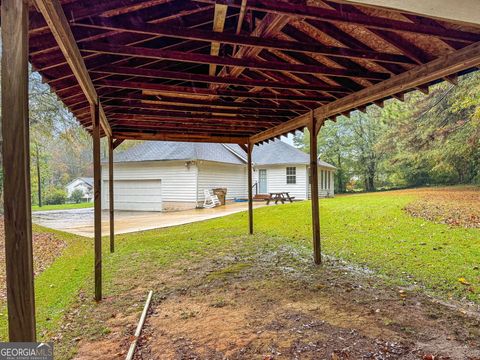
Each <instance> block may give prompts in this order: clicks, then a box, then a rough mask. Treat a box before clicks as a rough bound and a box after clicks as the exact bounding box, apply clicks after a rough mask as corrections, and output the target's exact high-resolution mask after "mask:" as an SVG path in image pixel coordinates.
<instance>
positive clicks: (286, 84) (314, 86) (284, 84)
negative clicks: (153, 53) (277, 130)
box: [92, 65, 325, 91]
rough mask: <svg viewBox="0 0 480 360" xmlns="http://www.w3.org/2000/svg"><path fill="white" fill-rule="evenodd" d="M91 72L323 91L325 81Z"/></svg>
mask: <svg viewBox="0 0 480 360" xmlns="http://www.w3.org/2000/svg"><path fill="white" fill-rule="evenodd" d="M92 73H97V74H102V75H105V74H107V75H125V76H141V77H146V78H154V79H159V78H160V79H168V80H184V81H188V82H200V83H207V84H225V85H240V86H251V87H253V86H260V87H263V88H274V89H295V90H304V91H307V90H308V91H324V90H325V83H324V82H323V81H318V82H317V83H309V84H306V83H298V82H295V81H268V80H256V79H245V78H237V77H230V76H225V77H218V76H211V75H205V74H193V73H188V72H180V71H168V70H157V69H145V68H132V67H126V66H115V65H114V66H106V67H103V68H99V69H95V70H93V71H92Z"/></svg>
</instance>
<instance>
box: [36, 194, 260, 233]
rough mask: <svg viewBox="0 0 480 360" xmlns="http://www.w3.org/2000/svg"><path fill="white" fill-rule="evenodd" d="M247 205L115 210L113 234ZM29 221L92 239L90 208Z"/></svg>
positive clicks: (41, 213)
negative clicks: (156, 209) (172, 209)
mask: <svg viewBox="0 0 480 360" xmlns="http://www.w3.org/2000/svg"><path fill="white" fill-rule="evenodd" d="M263 206H266V204H265V202H261V203H259V202H255V203H253V207H254V208H259V207H263ZM247 207H248V204H247V203H246V202H241V203H230V204H227V205H225V206H219V207H216V208H213V209H194V210H185V211H174V212H141V211H116V212H115V234H125V233H130V232H136V231H143V230H151V229H157V228H163V227H169V226H175V225H182V224H188V223H192V222H196V221H202V220H208V219H213V218H217V217H221V216H226V215H230V214H234V213H237V212H241V211H246V210H247ZM32 220H33V222H34V223H35V224H38V225H41V226H45V227H48V228H51V229H55V230H61V231H65V232H68V233H72V234H76V235H81V236H86V237H92V238H93V236H94V228H93V208H90V209H73V210H59V211H36V212H34V213H33V215H32ZM108 234H109V216H108V211H103V212H102V235H104V236H105V235H108Z"/></svg>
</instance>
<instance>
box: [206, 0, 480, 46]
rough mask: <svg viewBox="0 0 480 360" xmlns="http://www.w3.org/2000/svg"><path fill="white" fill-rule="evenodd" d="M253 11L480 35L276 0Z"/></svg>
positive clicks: (446, 35)
mask: <svg viewBox="0 0 480 360" xmlns="http://www.w3.org/2000/svg"><path fill="white" fill-rule="evenodd" d="M197 1H199V2H203V3H212V2H215V3H221V4H228V6H232V7H237V8H239V7H241V2H240V0H197ZM248 7H249V9H252V10H258V11H264V12H267V13H276V14H284V15H288V16H293V17H296V18H302V19H303V18H307V19H318V20H320V21H328V22H330V21H332V22H341V23H347V24H349V25H359V26H364V27H367V28H372V29H383V30H393V31H405V32H410V33H416V34H424V35H431V36H437V37H440V38H443V39H447V40H458V41H465V42H476V41H479V36H480V34H477V33H472V32H468V31H461V30H454V29H444V28H440V27H436V26H429V25H424V24H414V23H412V22H407V21H401V20H393V19H388V18H384V17H381V16H372V15H366V14H355V13H351V12H349V11H335V10H331V9H328V8H323V7H318V6H308V5H303V4H299V3H290V2H284V1H275V0H249V2H248Z"/></svg>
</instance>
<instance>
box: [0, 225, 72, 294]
mask: <svg viewBox="0 0 480 360" xmlns="http://www.w3.org/2000/svg"><path fill="white" fill-rule="evenodd" d="M32 235H33V238H32V242H33V268H34V273H35V276H37V275H38V274H40V273H41V272H42V271H44V270H45V269H46V268H48V267H49V266H50V264H51V263H52V262H53V261H54V260H55V258H56V257H57V256H59V255H60V254H61V253H62V251H63V249H64V248H65V247H66V243H65V242H64V241H63V240H60V239H58V238H57V237H55V235H53V234H48V233H33V234H32ZM0 264H2V265H1V266H0V302H3V301H5V300H6V298H7V289H6V277H5V233H4V228H3V216H0Z"/></svg>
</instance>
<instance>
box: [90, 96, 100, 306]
mask: <svg viewBox="0 0 480 360" xmlns="http://www.w3.org/2000/svg"><path fill="white" fill-rule="evenodd" d="M99 113H100V108H99V104H98V101H97V102H96V103H94V104H91V116H92V124H93V131H92V138H93V189H94V229H95V240H94V242H95V246H94V248H95V300H96V301H100V300H102V190H101V189H102V168H101V162H100V114H99Z"/></svg>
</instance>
